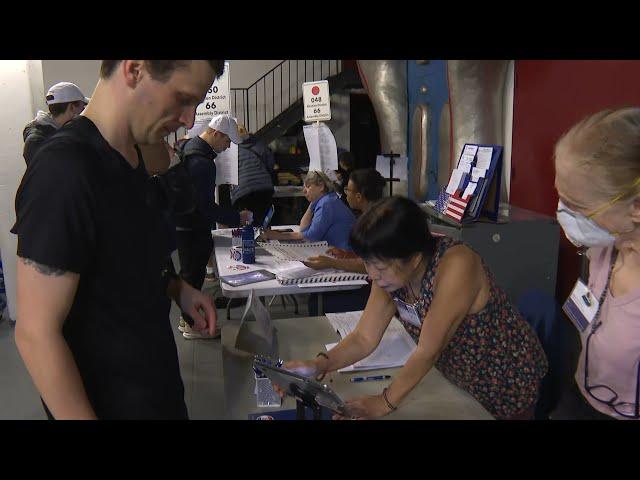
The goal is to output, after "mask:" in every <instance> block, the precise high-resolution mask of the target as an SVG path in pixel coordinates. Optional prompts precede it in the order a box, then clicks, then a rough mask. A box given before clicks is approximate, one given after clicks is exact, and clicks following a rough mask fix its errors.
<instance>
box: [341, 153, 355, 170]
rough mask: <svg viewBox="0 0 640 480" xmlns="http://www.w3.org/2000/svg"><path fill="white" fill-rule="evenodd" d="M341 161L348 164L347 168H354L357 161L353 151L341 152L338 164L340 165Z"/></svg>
mask: <svg viewBox="0 0 640 480" xmlns="http://www.w3.org/2000/svg"><path fill="white" fill-rule="evenodd" d="M340 162H342V163H344V164H345V165H346V166H347V170H353V166H354V165H355V163H356V162H355V158H354V156H353V153H351V152H340V153H339V154H338V166H340Z"/></svg>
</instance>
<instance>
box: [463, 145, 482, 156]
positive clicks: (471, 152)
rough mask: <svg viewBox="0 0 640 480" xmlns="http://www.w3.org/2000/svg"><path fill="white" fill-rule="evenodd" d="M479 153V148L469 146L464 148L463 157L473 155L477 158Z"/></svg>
mask: <svg viewBox="0 0 640 480" xmlns="http://www.w3.org/2000/svg"><path fill="white" fill-rule="evenodd" d="M477 151H478V146H477V145H467V146H466V147H464V150H463V151H462V154H463V155H471V156H473V157H475V156H476V152H477Z"/></svg>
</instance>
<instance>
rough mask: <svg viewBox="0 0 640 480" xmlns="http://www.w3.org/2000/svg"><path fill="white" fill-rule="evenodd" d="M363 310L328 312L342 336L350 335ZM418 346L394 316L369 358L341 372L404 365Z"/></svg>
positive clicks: (330, 345)
mask: <svg viewBox="0 0 640 480" xmlns="http://www.w3.org/2000/svg"><path fill="white" fill-rule="evenodd" d="M362 313H363V312H362V311H359V312H344V313H327V314H326V315H327V319H328V320H329V323H331V325H332V326H333V328H335V329H336V330H337V332H338V333H339V334H340V336H341V337H342V338H344V337H346V336H347V335H349V334H350V333H351V332H352V331H353V330H354V329H355V328H356V325H357V324H358V321H359V320H360V317H361V316H362ZM336 345H337V343H330V344H328V345H327V346H326V347H327V350H331V349H332V348H334V347H335V346H336ZM415 348H416V343H415V342H414V341H413V338H411V336H410V335H409V334H408V333H407V331H406V330H405V329H404V327H403V326H402V324H401V323H400V321H399V320H398V319H397V318H396V317H393V318H392V319H391V322H389V326H388V327H387V330H386V331H385V332H384V335H383V336H382V340H380V343H379V344H378V347H377V348H376V349H375V350H374V351H373V352H372V353H371V355H369V356H368V357H367V358H364V359H362V360H360V361H359V362H356V363H355V364H353V365H350V366H348V367H345V368H341V369H340V370H338V371H339V372H351V371H361V370H377V369H379V368H394V367H402V366H403V365H404V364H405V363H407V360H408V359H409V357H410V356H411V354H412V353H413V351H414V350H415Z"/></svg>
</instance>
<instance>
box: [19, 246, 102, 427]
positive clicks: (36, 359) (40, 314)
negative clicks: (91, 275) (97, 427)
mask: <svg viewBox="0 0 640 480" xmlns="http://www.w3.org/2000/svg"><path fill="white" fill-rule="evenodd" d="M79 280H80V275H79V274H77V273H73V272H65V271H62V270H59V269H56V268H52V267H49V266H47V265H42V264H38V263H36V262H34V261H32V260H29V259H26V258H21V257H20V258H19V259H18V265H17V301H18V302H17V303H18V321H17V323H16V330H15V338H16V345H17V347H18V351H19V352H20V356H21V357H22V359H23V361H24V363H25V365H26V367H27V370H28V371H29V374H30V375H31V378H32V379H33V382H34V383H35V386H36V388H37V389H38V391H39V392H40V395H41V396H42V398H43V400H44V402H45V403H46V404H47V407H48V408H49V410H50V411H51V413H52V414H53V416H54V418H56V419H59V420H62V419H96V418H97V417H96V414H95V412H94V411H93V407H92V406H91V404H90V402H89V399H88V398H87V394H86V392H85V390H84V386H83V383H82V379H81V377H80V373H79V372H78V367H77V365H76V363H75V360H74V358H73V355H72V353H71V350H69V346H68V345H67V342H66V341H65V339H64V337H63V336H62V326H63V324H64V321H65V319H66V318H67V315H68V314H69V310H70V309H71V305H72V303H73V299H74V297H75V294H76V290H77V288H78V282H79Z"/></svg>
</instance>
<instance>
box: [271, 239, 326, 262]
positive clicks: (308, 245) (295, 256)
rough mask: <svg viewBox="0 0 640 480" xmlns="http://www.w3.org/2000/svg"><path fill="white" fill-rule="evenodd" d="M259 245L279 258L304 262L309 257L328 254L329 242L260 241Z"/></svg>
mask: <svg viewBox="0 0 640 480" xmlns="http://www.w3.org/2000/svg"><path fill="white" fill-rule="evenodd" d="M258 246H260V247H262V248H264V249H265V250H266V251H267V252H269V253H270V254H271V255H273V256H274V257H276V258H277V259H279V260H283V261H298V262H304V261H305V260H306V259H308V258H309V257H317V256H319V255H326V254H327V250H328V249H329V244H328V243H327V242H304V243H299V244H291V245H285V244H282V243H277V244H276V243H265V242H258Z"/></svg>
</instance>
